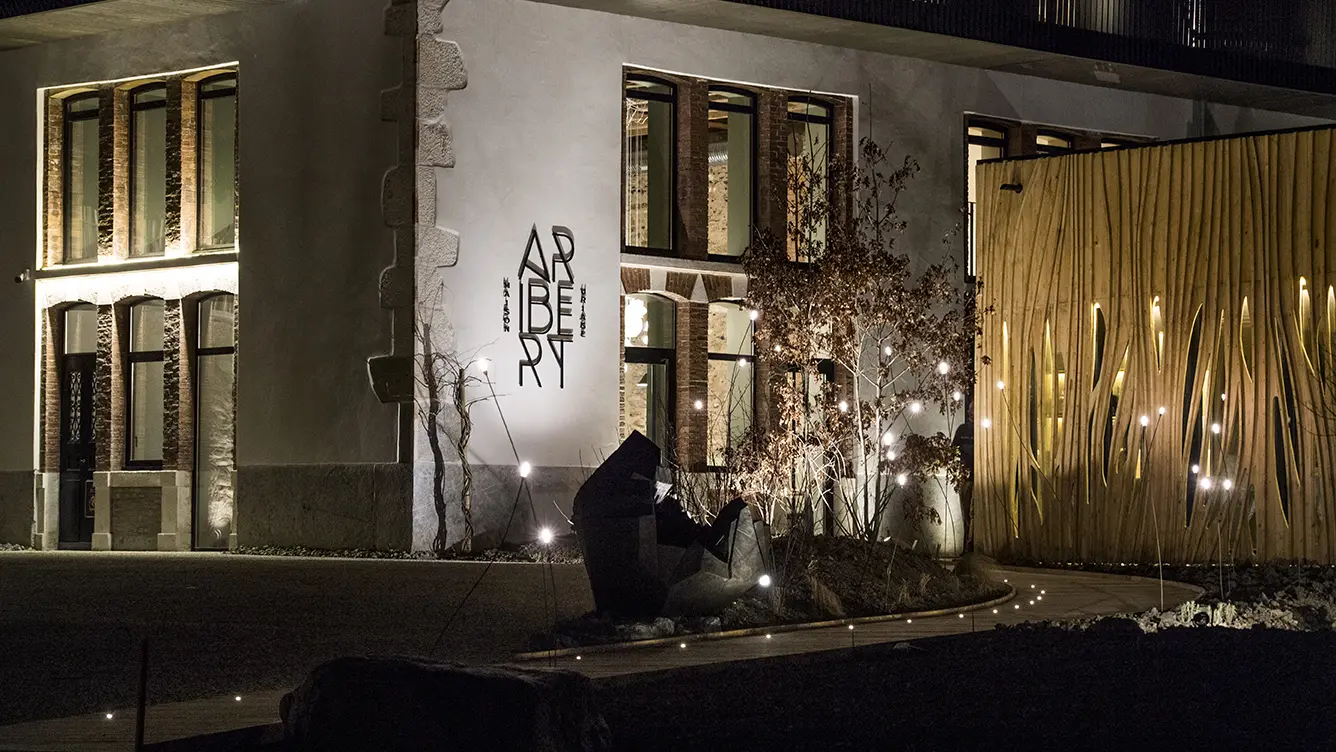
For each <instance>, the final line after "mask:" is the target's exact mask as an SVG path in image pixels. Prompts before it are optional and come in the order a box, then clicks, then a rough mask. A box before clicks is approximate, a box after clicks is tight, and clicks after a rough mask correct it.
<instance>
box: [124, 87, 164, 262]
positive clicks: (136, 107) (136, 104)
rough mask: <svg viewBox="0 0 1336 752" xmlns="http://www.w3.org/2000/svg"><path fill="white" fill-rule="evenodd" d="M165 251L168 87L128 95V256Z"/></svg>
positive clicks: (156, 253) (145, 88) (140, 88)
mask: <svg viewBox="0 0 1336 752" xmlns="http://www.w3.org/2000/svg"><path fill="white" fill-rule="evenodd" d="M166 251H167V85H166V84H162V83H154V84H146V85H144V86H140V87H139V88H137V89H134V90H132V91H131V92H130V255H131V256H161V255H163V254H164V253H166Z"/></svg>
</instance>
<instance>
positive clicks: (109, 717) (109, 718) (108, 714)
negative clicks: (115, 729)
mask: <svg viewBox="0 0 1336 752" xmlns="http://www.w3.org/2000/svg"><path fill="white" fill-rule="evenodd" d="M112 718H115V716H113V715H112V714H111V713H107V720H108V721H110V720H111V719H112Z"/></svg>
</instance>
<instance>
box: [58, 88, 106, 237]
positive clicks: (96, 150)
mask: <svg viewBox="0 0 1336 752" xmlns="http://www.w3.org/2000/svg"><path fill="white" fill-rule="evenodd" d="M64 113H65V123H64V133H63V138H64V146H65V148H64V158H63V165H62V170H61V176H62V178H63V180H64V184H65V196H64V198H65V201H64V207H63V208H64V213H65V218H64V219H65V223H64V230H65V251H64V254H63V258H64V261H65V263H67V264H79V263H84V262H88V261H96V260H97V190H98V188H97V186H98V174H97V171H98V160H99V155H100V152H101V146H100V144H99V139H98V124H97V114H98V95H97V92H95V91H94V92H85V93H82V94H74V95H72V96H70V97H69V98H68V99H66V100H65V103H64Z"/></svg>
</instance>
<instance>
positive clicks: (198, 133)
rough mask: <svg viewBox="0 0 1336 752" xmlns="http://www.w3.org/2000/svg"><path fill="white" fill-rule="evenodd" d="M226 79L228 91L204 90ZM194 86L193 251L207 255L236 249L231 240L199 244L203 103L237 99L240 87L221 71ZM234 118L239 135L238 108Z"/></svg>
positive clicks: (233, 74) (234, 75) (234, 199)
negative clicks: (229, 241)
mask: <svg viewBox="0 0 1336 752" xmlns="http://www.w3.org/2000/svg"><path fill="white" fill-rule="evenodd" d="M227 79H231V80H232V87H231V88H230V89H220V90H218V91H207V92H206V91H205V90H204V87H205V86H208V85H209V84H213V83H220V82H222V81H225V80H227ZM195 86H196V89H195V91H196V92H197V94H196V102H195V175H196V176H197V178H196V186H197V188H196V193H195V251H196V252H203V253H208V252H210V251H220V250H225V249H228V248H236V241H235V240H233V242H231V243H225V244H222V245H205V244H204V243H202V242H200V241H201V237H200V228H201V227H202V226H203V223H202V222H201V221H200V215H201V214H203V210H204V192H203V190H202V185H203V179H202V178H203V176H204V126H205V121H204V102H205V101H206V100H209V99H223V98H226V97H233V98H239V95H240V91H239V90H240V86H239V84H238V79H237V73H236V71H222V72H219V73H215V74H213V75H211V76H208V77H207V78H202V79H200V80H199V81H197V82H196V83H195ZM235 116H236V117H237V118H238V122H237V123H235V124H234V128H236V132H238V133H239V132H240V125H241V123H240V108H239V107H238V108H237V113H236V115H235ZM234 157H235V155H234ZM234 169H235V168H234ZM233 177H234V184H233V190H232V211H233V213H234V214H235V212H236V202H237V191H236V188H235V174H234V176H233Z"/></svg>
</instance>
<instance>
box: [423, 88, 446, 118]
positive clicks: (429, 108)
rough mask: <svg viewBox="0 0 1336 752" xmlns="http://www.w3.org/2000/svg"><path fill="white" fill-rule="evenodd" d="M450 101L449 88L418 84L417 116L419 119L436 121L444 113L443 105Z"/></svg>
mask: <svg viewBox="0 0 1336 752" xmlns="http://www.w3.org/2000/svg"><path fill="white" fill-rule="evenodd" d="M449 101H450V90H449V89H442V88H439V87H435V86H419V87H418V90H417V116H418V119H419V120H426V121H433V122H434V121H437V120H440V119H441V118H442V117H443V116H444V115H445V106H446V105H447V104H448V103H449Z"/></svg>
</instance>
